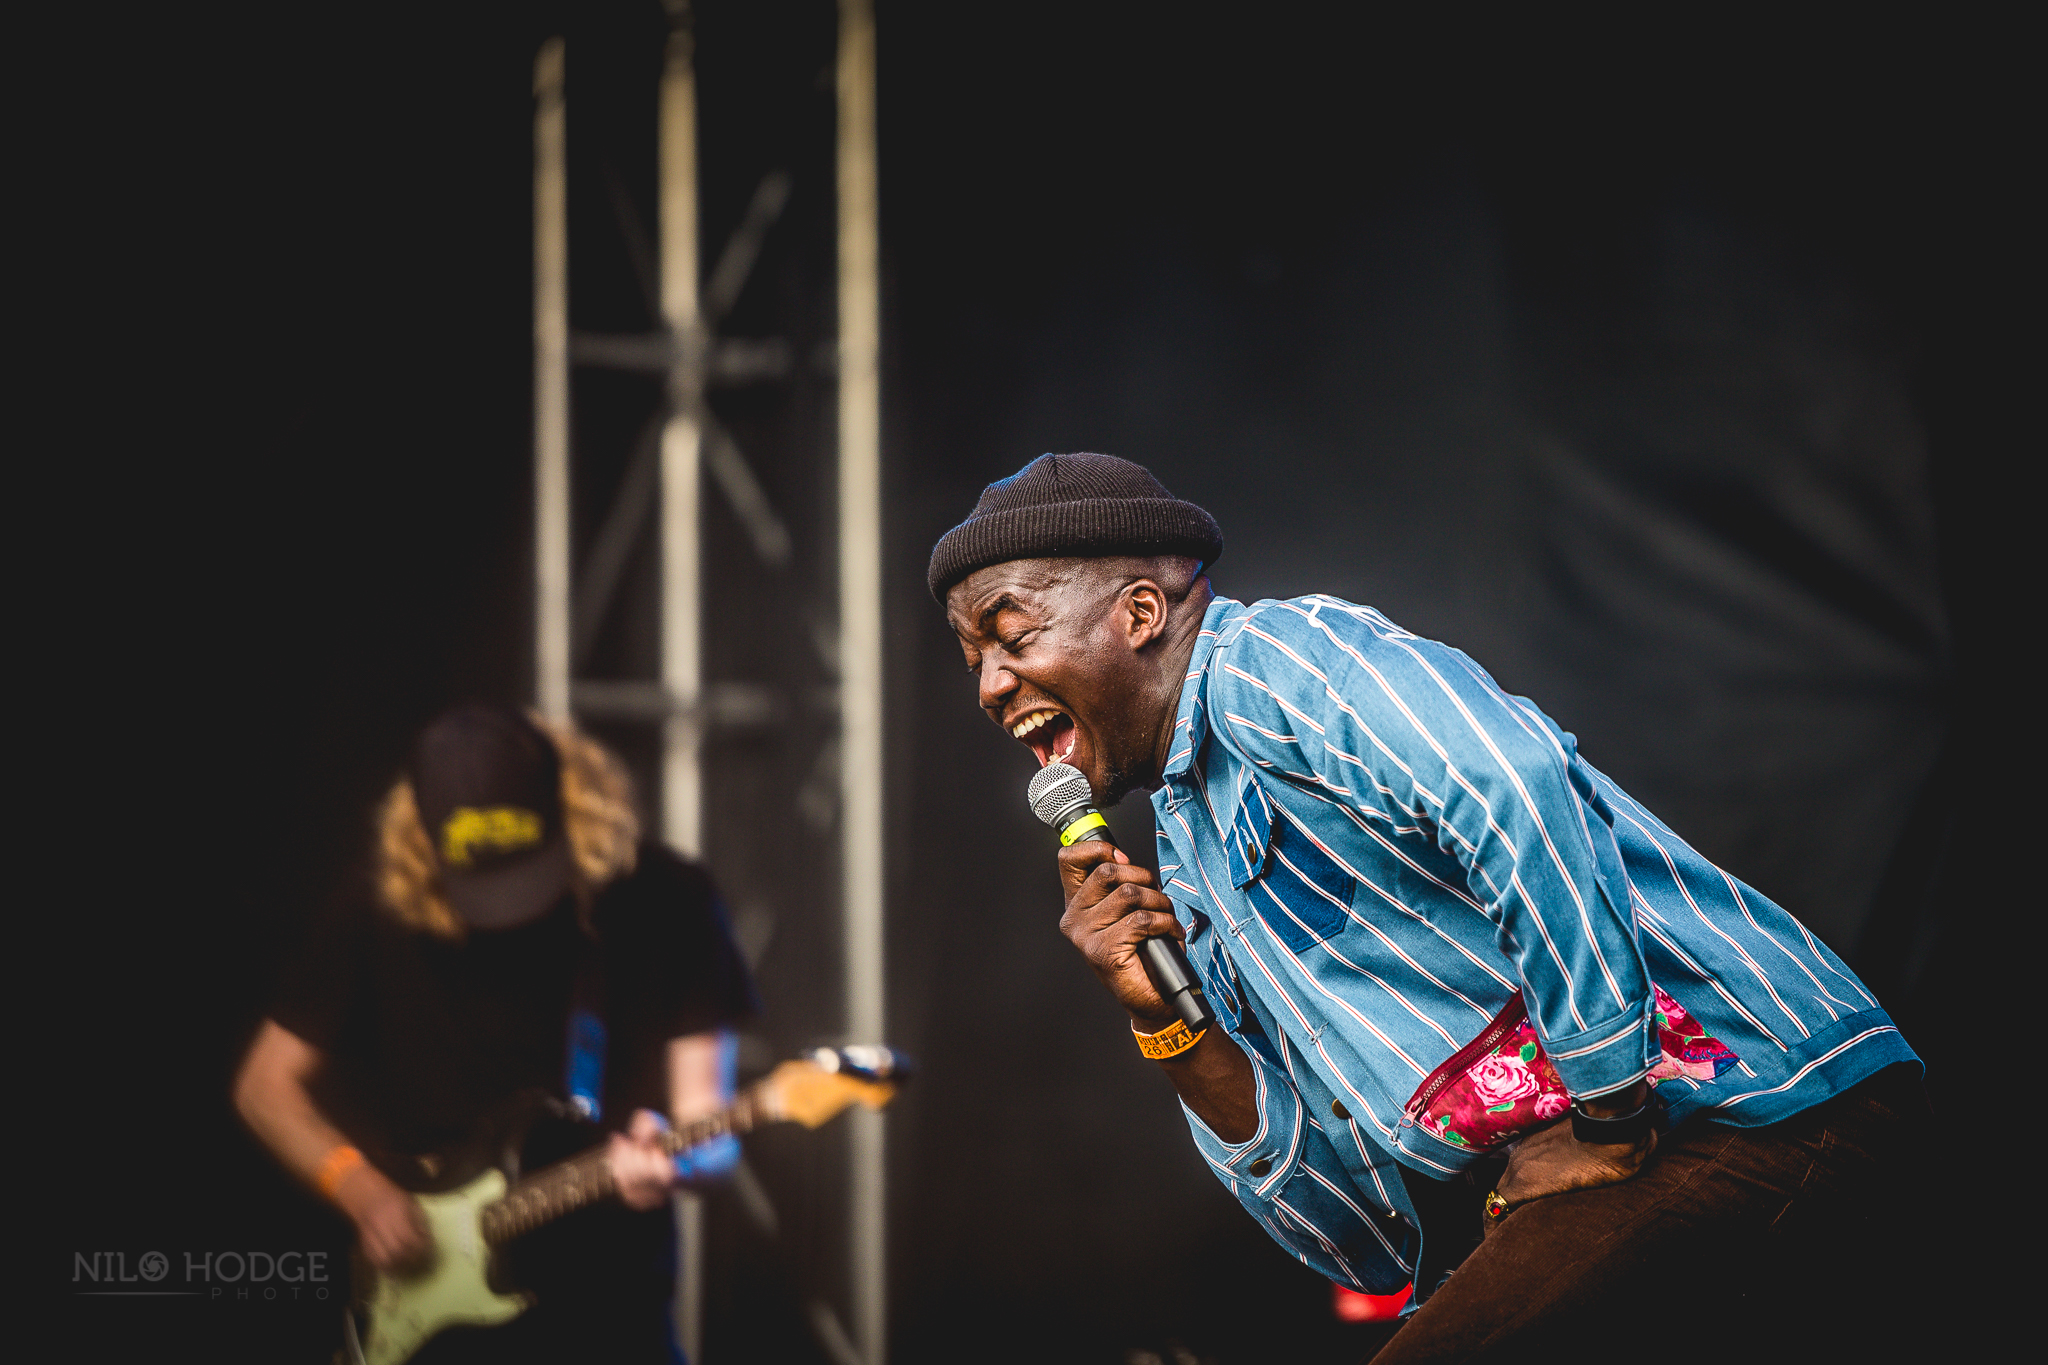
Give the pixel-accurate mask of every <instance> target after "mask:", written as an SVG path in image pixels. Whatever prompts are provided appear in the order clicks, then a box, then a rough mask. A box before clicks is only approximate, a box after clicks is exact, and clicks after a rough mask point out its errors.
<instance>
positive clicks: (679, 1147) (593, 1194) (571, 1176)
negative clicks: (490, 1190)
mask: <svg viewBox="0 0 2048 1365" xmlns="http://www.w3.org/2000/svg"><path fill="white" fill-rule="evenodd" d="M760 1091H761V1087H759V1086H756V1087H753V1088H752V1089H749V1090H748V1091H746V1092H745V1093H744V1094H742V1095H741V1096H740V1097H739V1098H738V1099H736V1100H734V1101H733V1102H732V1103H731V1104H729V1105H727V1106H726V1107H725V1108H723V1109H721V1110H719V1111H718V1112H717V1113H715V1114H706V1115H705V1116H704V1117H703V1118H700V1119H693V1120H692V1121H690V1122H689V1123H686V1124H684V1125H683V1126H682V1127H680V1128H674V1129H671V1130H669V1131H668V1132H666V1133H663V1134H662V1135H661V1138H660V1144H661V1147H662V1150H663V1151H665V1152H667V1153H668V1154H669V1155H671V1156H673V1155H675V1154H676V1153H677V1152H683V1151H687V1150H689V1149H690V1148H692V1147H695V1146H697V1145H698V1144H699V1143H702V1142H709V1141H710V1140H711V1139H713V1138H715V1137H723V1136H724V1135H725V1134H727V1133H732V1134H740V1133H748V1132H752V1131H753V1129H754V1125H755V1124H756V1123H758V1122H759V1121H760V1120H761V1118H762V1105H761V1103H760V1100H761V1094H760ZM614 1189H615V1186H614V1185H613V1182H612V1170H611V1162H610V1160H609V1158H608V1156H607V1154H606V1151H605V1148H603V1147H595V1148H592V1149H591V1150H590V1151H587V1152H585V1153H583V1154H582V1155H581V1156H576V1157H571V1158H570V1159H569V1160H567V1161H562V1162H557V1163H556V1164H555V1165H553V1166H547V1167H543V1168H542V1169H541V1170H538V1171H535V1172H534V1173H533V1174H532V1175H529V1176H526V1177H524V1178H523V1179H520V1180H518V1181H515V1182H514V1183H513V1185H512V1187H511V1188H510V1189H508V1190H506V1191H505V1194H504V1196H503V1197H502V1198H499V1199H497V1200H494V1201H493V1202H491V1203H489V1204H486V1205H485V1206H484V1207H483V1208H482V1209H481V1210H480V1211H479V1213H478V1218H479V1221H480V1223H481V1226H482V1229H483V1235H484V1240H485V1241H487V1242H491V1243H493V1244H496V1243H499V1242H505V1241H509V1240H510V1239H512V1238H514V1237H518V1236H521V1235H523V1234H525V1233H529V1232H532V1231H533V1230H534V1229H535V1228H537V1227H540V1226H541V1225H542V1224H544V1223H549V1222H552V1221H554V1220H555V1219H557V1218H560V1217H561V1216H562V1215H563V1214H565V1213H573V1212H575V1211H576V1210H577V1209H580V1208H583V1207H585V1206H586V1205H589V1204H595V1203H596V1202H597V1201H598V1200H600V1199H605V1198H608V1197H609V1196H610V1195H611V1194H612V1193H613V1192H614Z"/></svg>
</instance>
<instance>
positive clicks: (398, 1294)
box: [363, 1171, 528, 1365]
mask: <svg viewBox="0 0 2048 1365" xmlns="http://www.w3.org/2000/svg"><path fill="white" fill-rule="evenodd" d="M504 1193H505V1177H504V1176H503V1175H502V1174H500V1173H499V1172H497V1171H485V1172H484V1173H483V1174H482V1175H480V1176H478V1177H476V1179H474V1180H472V1181H470V1182H469V1183H468V1184H466V1185H464V1186H462V1187H461V1188H459V1189H454V1190H449V1191H448V1192H447V1193H445V1194H422V1195H417V1196H415V1198H417V1199H418V1200H419V1205H420V1209H421V1211H422V1212H423V1213H425V1214H426V1218H427V1227H428V1229H429V1230H430V1232H431V1233H432V1235H433V1242H434V1258H433V1261H432V1263H431V1264H429V1265H428V1266H427V1268H426V1269H425V1270H423V1271H421V1272H420V1273H418V1274H417V1275H405V1276H400V1275H384V1274H380V1275H378V1276H377V1282H376V1285H375V1287H374V1289H373V1290H372V1292H371V1293H370V1295H369V1301H368V1305H367V1306H368V1309H369V1331H368V1332H367V1333H366V1335H365V1337H364V1340H363V1359H364V1361H365V1362H367V1365H402V1362H404V1361H406V1360H409V1359H411V1358H412V1356H413V1353H414V1352H416V1351H418V1350H419V1349H420V1347H422V1346H424V1345H425V1344H426V1343H427V1341H428V1340H429V1339H431V1338H432V1337H433V1336H434V1335H435V1333H437V1332H440V1331H441V1330H443V1329H444V1328H448V1327H493V1326H496V1325H497V1324H499V1323H503V1322H510V1321H511V1320H512V1319H514V1318H516V1317H518V1316H519V1315H520V1314H521V1313H523V1312H525V1311H526V1308H527V1304H528V1300H527V1298H526V1297H525V1296H524V1295H518V1294H499V1293H496V1292H495V1291H493V1290H492V1289H491V1286H490V1268H491V1248H490V1245H489V1244H488V1243H487V1242H485V1241H484V1236H483V1230H482V1227H481V1224H480V1221H479V1220H480V1217H481V1215H482V1212H483V1209H484V1206H485V1205H487V1204H490V1203H491V1202H493V1201H494V1200H496V1199H498V1198H499V1197H500V1196H502V1195H503V1194H504Z"/></svg>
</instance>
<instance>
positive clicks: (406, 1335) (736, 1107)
mask: <svg viewBox="0 0 2048 1365" xmlns="http://www.w3.org/2000/svg"><path fill="white" fill-rule="evenodd" d="M906 1075H907V1064H906V1061H905V1059H904V1058H903V1057H902V1056H901V1055H900V1054H898V1053H896V1052H893V1051H891V1050H890V1049H888V1048H883V1047H844V1048H817V1049H814V1050H813V1051H812V1052H811V1053H810V1054H809V1056H808V1057H807V1058H805V1059H804V1060H800V1061H788V1062H784V1063H782V1065H780V1066H779V1067H777V1068H776V1069H775V1071H774V1072H773V1073H772V1074H770V1075H769V1076H768V1077H766V1078H765V1079H763V1080H761V1081H759V1082H757V1083H756V1084H755V1085H753V1086H751V1087H749V1088H748V1090H747V1092H746V1093H745V1094H743V1095H741V1096H740V1097H739V1098H738V1099H737V1100H736V1101H734V1103H732V1104H730V1105H728V1106H726V1107H725V1108H724V1109H721V1110H719V1111H718V1112H717V1113H715V1114H708V1115H706V1116H704V1117H703V1118H701V1119H697V1120H694V1121H693V1122H691V1123H689V1124H686V1125H684V1126H683V1127H681V1128H678V1129H676V1130H673V1131H671V1132H669V1133H667V1134H665V1135H664V1136H663V1137H662V1138H661V1139H660V1141H661V1144H662V1147H663V1149H664V1150H666V1151H668V1152H670V1153H675V1152H680V1151H686V1150H688V1149H689V1148H691V1147H693V1146H695V1145H696V1144H698V1143H700V1142H704V1141H707V1140H709V1139H710V1138H713V1137H717V1136H719V1135H721V1134H725V1133H733V1134H741V1133H746V1132H750V1131H752V1129H753V1128H754V1127H755V1126H756V1125H758V1124H761V1123H780V1122H791V1123H800V1124H802V1125H804V1126H805V1127H807V1128H816V1127H818V1126H819V1125H820V1124H823V1123H826V1122H828V1121H829V1120H830V1119H832V1118H833V1116H835V1115H837V1114H838V1113H840V1112H841V1111H842V1110H844V1109H845V1108H846V1107H847V1106H848V1105H851V1104H861V1105H865V1106H866V1107H868V1108H870V1109H879V1108H880V1107H881V1106H882V1105H884V1104H886V1103H888V1101H889V1098H890V1096H891V1095H893V1094H894V1093H895V1085H896V1083H897V1082H899V1081H901V1080H902V1079H903V1078H904V1077H905V1076H906ZM544 1108H545V1107H544ZM493 1131H494V1133H495V1134H496V1135H497V1136H499V1137H508V1136H513V1135H520V1134H523V1137H524V1141H523V1144H522V1145H523V1146H524V1148H525V1152H526V1156H527V1158H528V1159H535V1160H542V1161H547V1160H552V1161H553V1164H552V1165H548V1166H545V1167H543V1168H542V1169H540V1170H538V1171H532V1172H530V1173H528V1174H526V1175H523V1176H522V1177H521V1178H520V1179H519V1180H517V1181H516V1182H513V1183H511V1184H509V1185H508V1184H507V1182H506V1179H505V1175H504V1172H503V1171H501V1170H499V1169H497V1168H496V1167H487V1166H485V1163H486V1161H487V1160H488V1159H489V1158H488V1156H487V1155H486V1153H488V1151H490V1150H492V1147H493V1144H491V1143H485V1142H479V1143H472V1144H469V1145H468V1147H466V1148H465V1149H464V1150H463V1151H461V1152H459V1153H456V1154H454V1155H453V1156H452V1157H451V1158H447V1159H438V1160H434V1161H432V1162H431V1163H430V1162H428V1161H425V1160H422V1159H419V1158H414V1159H413V1160H414V1162H415V1163H416V1164H417V1165H418V1166H419V1167H420V1168H421V1169H422V1170H424V1171H425V1172H426V1173H427V1174H428V1176H429V1178H431V1179H434V1180H444V1179H445V1180H448V1181H462V1182H463V1183H461V1184H458V1185H455V1187H454V1188H452V1189H451V1188H446V1187H445V1186H443V1187H441V1188H438V1189H437V1190H434V1191H431V1192H425V1193H415V1194H414V1195H413V1198H414V1199H416V1200H418V1201H419V1206H420V1210H421V1212H422V1213H424V1214H425V1215H426V1222H427V1230H428V1234H429V1237H430V1239H431V1241H432V1243H433V1257H432V1259H431V1260H430V1261H429V1262H428V1264H427V1266H426V1268H425V1269H423V1270H421V1271H419V1272H418V1273H416V1274H412V1275H387V1274H383V1273H381V1272H379V1273H375V1274H373V1275H371V1277H370V1279H369V1293H368V1294H367V1295H365V1296H364V1298H363V1300H362V1302H361V1307H362V1311H363V1313H364V1315H365V1317H366V1319H367V1326H366V1327H365V1329H364V1331H363V1334H362V1340H361V1343H360V1351H361V1358H362V1361H363V1362H364V1365H404V1362H405V1361H407V1360H410V1359H411V1358H412V1357H413V1355H414V1354H415V1353H417V1352H418V1351H419V1350H420V1348H421V1347H423V1346H425V1345H426V1344H427V1342H428V1341H430V1340H432V1339H433V1338H434V1336H436V1335H437V1334H438V1333H440V1332H442V1331H444V1330H446V1329H447V1328H450V1327H495V1326H499V1325H501V1324H503V1323H507V1322H510V1321H511V1320H512V1319H514V1318H516V1317H518V1316H519V1315H520V1314H521V1313H523V1312H525V1311H526V1310H527V1308H528V1307H529V1306H531V1304H532V1303H533V1299H532V1297H531V1296H530V1295H526V1294H502V1293H499V1292H498V1291H497V1290H495V1289H493V1288H492V1287H491V1280H492V1269H493V1266H492V1256H493V1253H494V1251H495V1250H496V1249H498V1248H504V1249H506V1250H508V1251H514V1247H515V1246H524V1245H526V1244H524V1243H519V1242H518V1241H517V1239H520V1238H522V1237H525V1236H526V1235H527V1234H529V1233H531V1232H534V1231H536V1230H537V1229H539V1228H541V1227H543V1226H545V1225H546V1224H548V1223H551V1222H553V1221H554V1220H555V1219H557V1218H560V1217H562V1216H563V1215H565V1214H568V1213H573V1212H574V1211H576V1210H577V1209H581V1208H587V1207H589V1206H590V1205H592V1204H596V1203H600V1202H602V1201H605V1200H608V1199H610V1198H611V1196H612V1195H613V1193H614V1189H613V1186H612V1183H611V1171H610V1168H609V1167H608V1165H607V1164H606V1158H605V1152H604V1148H603V1147H602V1145H598V1146H594V1147H593V1146H591V1144H592V1143H594V1142H595V1143H601V1140H602V1136H603V1135H602V1133H601V1132H599V1131H598V1130H597V1129H595V1128H593V1127H591V1126H590V1125H588V1124H583V1123H580V1122H571V1121H559V1122H552V1123H551V1122H545V1121H536V1120H534V1119H533V1118H532V1114H531V1113H530V1112H528V1113H527V1114H526V1115H525V1117H524V1118H523V1119H520V1120H519V1121H516V1122H502V1123H499V1124H498V1125H496V1127H495V1128H494V1129H493ZM578 1148H587V1150H584V1151H582V1152H581V1154H580V1155H575V1156H567V1155H566V1154H567V1153H568V1152H572V1151H575V1150H576V1149H578ZM498 1150H500V1151H504V1150H506V1149H505V1148H504V1147H503V1146H499V1147H498ZM550 1152H552V1153H553V1155H552V1156H550V1155H549V1153H550ZM508 1160H509V1158H508ZM379 1164H380V1165H382V1164H383V1163H379ZM480 1168H481V1174H473V1173H474V1172H477V1171H478V1170H479V1169H480ZM464 1177H468V1178H467V1179H466V1180H465V1179H464ZM519 1255H520V1253H518V1252H517V1251H514V1256H513V1259H514V1260H515V1261H516V1260H517V1259H518V1258H519ZM519 1269H520V1268H519V1267H518V1266H517V1265H516V1264H514V1265H513V1266H512V1267H511V1270H512V1273H513V1275H514V1276H517V1274H518V1273H519ZM501 1282H502V1281H501Z"/></svg>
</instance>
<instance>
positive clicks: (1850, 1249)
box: [1372, 1064, 1954, 1365]
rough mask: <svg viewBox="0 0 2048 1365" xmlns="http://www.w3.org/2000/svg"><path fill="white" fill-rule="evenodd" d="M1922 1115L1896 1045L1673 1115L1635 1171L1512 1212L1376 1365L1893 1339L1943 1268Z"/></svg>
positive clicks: (1908, 1335)
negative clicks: (1919, 1163)
mask: <svg viewBox="0 0 2048 1365" xmlns="http://www.w3.org/2000/svg"><path fill="white" fill-rule="evenodd" d="M1929 1118H1930V1115H1929V1113H1928V1109H1927V1100H1926V1092H1925V1091H1924V1090H1923V1089H1922V1087H1921V1084H1920V1076H1919V1069H1918V1068H1917V1067H1914V1066H1912V1065H1911V1064H1903V1065H1899V1066H1894V1067H1889V1068H1887V1069H1886V1070H1884V1071H1882V1072H1880V1073H1878V1074H1877V1075H1875V1076H1872V1077H1870V1078H1869V1079H1868V1080H1866V1081H1864V1082H1863V1083H1862V1084H1860V1085H1858V1086H1855V1087H1854V1088H1852V1089H1850V1090H1848V1091H1847V1092H1845V1093H1843V1094H1841V1095H1837V1096H1835V1097H1834V1098H1833V1099H1831V1100H1828V1101H1826V1102H1824V1103H1822V1104H1819V1105H1816V1106H1815V1107H1814V1108H1812V1109H1809V1110H1807V1111H1806V1112H1805V1113H1803V1114H1799V1115H1797V1116H1795V1117H1793V1118H1791V1119H1787V1120H1786V1121H1785V1122H1783V1123H1778V1124H1773V1125H1771V1126H1770V1127H1767V1128H1729V1127H1723V1126H1721V1125H1719V1124H1714V1123H1704V1122H1700V1123H1688V1124H1684V1125H1681V1126H1680V1127H1679V1128H1677V1129H1675V1130H1673V1131H1672V1132H1670V1133H1668V1134H1666V1135H1665V1138H1664V1141H1663V1142H1661V1143H1660V1144H1659V1145H1658V1148H1657V1151H1656V1153H1655V1155H1654V1156H1652V1157H1651V1159H1650V1161H1649V1162H1648V1163H1647V1164H1646V1165H1645V1166H1644V1167H1643V1169H1642V1171H1641V1172H1640V1173H1639V1174H1638V1175H1637V1176H1636V1177H1635V1178H1634V1179H1633V1180H1629V1181H1627V1182H1625V1183H1623V1184H1620V1185H1610V1186H1607V1187H1605V1188H1603V1189H1597V1190H1580V1191H1577V1192H1575V1193H1572V1194H1564V1195H1557V1196H1554V1197H1552V1198H1549V1199H1541V1200H1536V1201H1534V1202H1532V1203H1529V1204H1527V1205H1524V1206H1523V1207H1521V1208H1518V1209H1516V1210H1515V1211H1514V1212H1512V1213H1510V1214H1509V1215H1508V1216H1507V1218H1506V1219H1505V1220H1504V1221H1503V1222H1502V1223H1501V1224H1500V1226H1499V1227H1497V1228H1495V1229H1494V1231H1493V1233H1492V1234H1491V1235H1490V1236H1488V1237H1487V1238H1486V1240H1485V1242H1484V1243H1483V1244H1482V1245H1481V1246H1479V1247H1478V1249H1477V1250H1475V1251H1473V1252H1472V1254H1471V1255H1470V1256H1469V1257H1467V1258H1466V1260H1465V1261H1464V1263H1463V1264H1461V1265H1460V1266H1459V1267H1458V1269H1457V1270H1456V1272H1455V1273H1453V1274H1452V1275H1451V1277H1450V1279H1449V1280H1448V1281H1446V1282H1445V1283H1444V1284H1443V1286H1442V1287H1441V1288H1440V1289H1438V1290H1437V1292H1436V1293H1435V1294H1434V1295H1432V1296H1431V1297H1430V1299H1429V1301H1428V1302H1427V1303H1425V1304H1423V1306H1422V1307H1421V1308H1419V1309H1417V1310H1416V1311H1415V1314H1414V1316H1412V1317H1411V1318H1410V1319H1409V1320H1408V1322H1407V1323H1406V1324H1405V1325H1404V1326H1402V1327H1401V1329H1400V1330H1399V1331H1397V1332H1396V1333H1395V1334H1394V1336H1393V1339H1392V1340H1391V1341H1389V1342H1388V1343H1387V1345H1386V1347H1385V1349H1383V1350H1381V1351H1380V1352H1379V1353H1378V1354H1377V1355H1375V1356H1373V1357H1372V1361H1373V1365H1406V1363H1407V1362H1411V1361H1441V1360H1460V1361H1466V1360H1469V1361H1482V1360H1484V1361H1492V1360H1501V1361H1516V1362H1533V1361H1550V1360H1573V1361H1584V1362H1586V1365H1594V1362H1603V1361H1607V1360H1613V1359H1620V1358H1629V1359H1637V1360H1642V1361H1644V1362H1646V1365H1667V1362H1670V1361H1673V1360H1711V1359H1725V1360H1734V1361H1739V1362H1741V1365H1755V1363H1756V1362H1761V1361H1772V1360H1795V1359H1800V1360H1806V1361H1825V1360H1829V1359H1851V1358H1856V1357H1858V1356H1860V1358H1861V1359H1862V1360H1865V1361H1869V1360H1894V1359H1902V1358H1905V1357H1906V1356H1907V1355H1909V1354H1912V1353H1913V1352H1914V1346H1915V1343H1917V1342H1918V1341H1920V1340H1921V1339H1922V1334H1923V1333H1925V1332H1926V1331H1927V1330H1928V1317H1929V1314H1928V1313H1927V1312H1926V1311H1925V1309H1924V1308H1923V1307H1922V1305H1924V1304H1926V1303H1927V1302H1928V1301H1929V1300H1930V1299H1931V1298H1932V1297H1933V1295H1934V1294H1935V1293H1936V1292H1937V1289H1938V1287H1939V1286H1940V1285H1942V1284H1944V1283H1946V1282H1948V1281H1949V1280H1950V1278H1951V1273H1952V1271H1953V1269H1954V1267H1951V1266H1948V1265H1946V1264H1944V1258H1943V1257H1942V1255H1941V1253H1940V1252H1939V1251H1938V1250H1937V1249H1936V1248H1938V1247H1939V1246H1941V1245H1942V1244H1943V1240H1944V1239H1940V1238H1938V1237H1933V1236H1931V1235H1930V1223H1929V1220H1928V1218H1927V1217H1926V1215H1927V1214H1928V1212H1929V1211H1930V1210H1929V1201H1928V1200H1927V1199H1926V1198H1925V1197H1924V1196H1923V1197H1919V1198H1916V1197H1914V1196H1913V1194H1912V1193H1911V1192H1910V1190H1909V1189H1908V1188H1907V1186H1906V1183H1905V1179H1906V1176H1907V1173H1908V1172H1911V1171H1913V1170H1915V1169H1916V1164H1915V1158H1916V1155H1920V1154H1919V1153H1916V1151H1915V1148H1916V1147H1917V1146H1918V1144H1919V1143H1920V1142H1921V1141H1922V1140H1923V1138H1924V1134H1925V1125H1926V1123H1927V1122H1928V1120H1929ZM1923 1159H1924V1157H1923ZM1480 1193H1481V1194H1482V1195H1483V1193H1484V1191H1480ZM1432 1215H1435V1216H1434V1217H1432ZM1423 1216H1424V1217H1425V1219H1429V1220H1430V1221H1428V1222H1426V1223H1425V1228H1426V1229H1427V1230H1428V1233H1429V1235H1430V1236H1436V1235H1437V1233H1438V1232H1439V1231H1440V1230H1441V1231H1442V1232H1444V1233H1445V1234H1447V1235H1449V1236H1450V1238H1451V1240H1452V1241H1453V1242H1455V1240H1456V1237H1457V1235H1458V1234H1459V1233H1460V1232H1462V1231H1463V1228H1462V1227H1455V1226H1454V1227H1450V1228H1442V1229H1440V1227H1439V1222H1440V1220H1441V1219H1442V1218H1443V1217H1444V1215H1443V1214H1442V1212H1441V1211H1440V1210H1438V1209H1432V1210H1426V1211H1424V1214H1423ZM1455 1216H1456V1217H1458V1218H1460V1219H1462V1218H1464V1217H1470V1218H1471V1219H1473V1220H1474V1221H1475V1222H1476V1220H1477V1219H1478V1217H1479V1211H1478V1209H1477V1207H1476V1206H1474V1205H1464V1206H1463V1207H1462V1209H1461V1211H1460V1212H1459V1213H1458V1214H1456V1215H1455Z"/></svg>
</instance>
